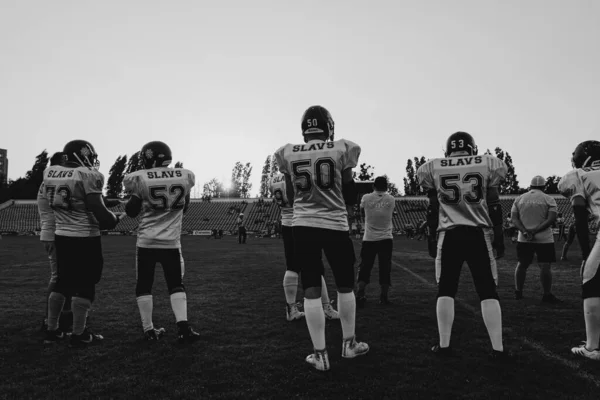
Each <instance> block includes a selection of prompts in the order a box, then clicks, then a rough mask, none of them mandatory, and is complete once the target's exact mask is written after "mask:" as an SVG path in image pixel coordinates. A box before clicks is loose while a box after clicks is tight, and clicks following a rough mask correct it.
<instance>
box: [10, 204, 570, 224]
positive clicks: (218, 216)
mask: <svg viewBox="0 0 600 400" xmlns="http://www.w3.org/2000/svg"><path fill="white" fill-rule="evenodd" d="M553 197H554V198H555V199H556V203H557V205H558V211H559V212H562V213H563V216H564V218H565V224H566V225H567V226H568V225H570V224H571V222H572V221H573V215H572V212H571V207H570V205H569V201H568V200H567V199H565V198H564V197H562V196H559V195H556V196H553ZM515 198H516V196H501V199H500V202H501V204H502V211H503V214H504V215H505V216H506V215H507V214H508V213H510V208H511V207H512V203H513V201H514V199H515ZM112 210H113V211H118V212H124V211H125V207H124V206H123V205H119V206H118V207H115V208H113V209H112ZM426 210H427V198H425V197H400V198H397V199H396V207H395V211H396V213H395V215H394V217H393V224H394V231H397V232H399V231H402V230H403V228H404V226H405V225H406V224H408V223H412V224H413V225H415V226H416V225H417V224H418V223H419V221H421V220H424V219H425V216H426ZM240 212H243V213H244V215H245V217H246V226H247V228H248V231H249V232H263V231H266V230H267V226H268V223H269V222H270V221H279V217H280V211H279V207H278V206H277V205H276V204H275V203H274V202H273V201H272V199H265V200H264V201H262V202H261V201H259V200H258V199H245V200H231V199H226V200H221V199H213V200H211V201H209V202H207V201H201V200H196V199H192V201H191V203H190V207H189V210H188V212H187V213H186V214H185V215H184V217H183V228H182V230H183V231H184V232H193V231H202V230H213V229H217V230H219V229H222V230H223V231H224V232H231V231H235V230H236V229H237V223H236V221H237V217H238V215H239V213H240ZM138 223H139V217H138V218H135V219H132V218H129V217H125V218H124V219H123V220H122V221H121V222H120V223H119V225H118V226H117V228H116V229H115V230H114V231H115V232H132V231H135V230H136V229H137V226H138ZM39 229H40V221H39V214H38V209H37V203H36V201H35V200H10V201H8V202H6V203H3V204H1V205H0V233H34V232H36V231H39Z"/></svg>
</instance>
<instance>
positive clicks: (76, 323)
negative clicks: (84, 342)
mask: <svg viewBox="0 0 600 400" xmlns="http://www.w3.org/2000/svg"><path fill="white" fill-rule="evenodd" d="M91 308H92V302H91V301H90V300H89V299H85V298H83V297H73V298H72V299H71V310H72V311H73V335H81V334H82V333H83V331H84V330H85V323H86V320H87V316H88V312H89V311H90V309H91Z"/></svg>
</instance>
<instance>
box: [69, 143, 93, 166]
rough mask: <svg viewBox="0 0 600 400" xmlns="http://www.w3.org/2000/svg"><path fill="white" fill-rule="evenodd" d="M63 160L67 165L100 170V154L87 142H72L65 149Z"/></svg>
mask: <svg viewBox="0 0 600 400" xmlns="http://www.w3.org/2000/svg"><path fill="white" fill-rule="evenodd" d="M63 153H64V155H63V157H64V158H63V159H64V160H65V164H66V165H69V164H70V165H79V166H82V167H88V168H93V169H98V168H100V161H99V160H98V153H96V150H94V146H92V144H91V143H90V142H87V141H85V140H72V141H70V142H69V143H67V144H66V145H65V148H64V149H63Z"/></svg>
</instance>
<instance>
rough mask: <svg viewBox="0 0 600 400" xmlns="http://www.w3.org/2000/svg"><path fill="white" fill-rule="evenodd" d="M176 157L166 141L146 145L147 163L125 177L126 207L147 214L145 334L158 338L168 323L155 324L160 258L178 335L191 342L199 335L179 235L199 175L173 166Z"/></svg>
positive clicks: (142, 300) (140, 253)
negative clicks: (192, 320) (154, 298)
mask: <svg viewBox="0 0 600 400" xmlns="http://www.w3.org/2000/svg"><path fill="white" fill-rule="evenodd" d="M172 159H173V157H172V156H171V149H170V148H169V146H167V145H166V144H165V143H163V142H158V141H155V142H149V143H146V144H145V145H144V146H143V147H142V150H141V151H140V162H141V166H142V168H143V169H140V170H138V171H135V172H133V173H130V174H128V175H126V176H125V178H124V179H123V185H124V187H125V191H126V192H127V193H128V194H130V195H131V197H130V199H129V201H128V202H127V205H126V206H125V211H126V213H127V215H128V216H130V217H131V218H135V217H137V216H138V214H140V212H141V214H142V217H141V220H140V224H139V228H138V234H137V249H136V279H137V284H136V288H135V294H136V297H137V304H138V308H139V311H140V316H141V318H142V328H143V330H144V339H145V340H148V341H154V340H158V339H160V338H161V337H162V336H163V334H164V332H165V329H164V328H159V329H155V328H154V324H153V323H152V309H153V302H152V285H153V283H154V270H155V267H156V263H160V264H161V266H162V268H163V271H164V275H165V280H166V282H167V287H168V289H169V294H170V295H171V307H172V309H173V313H174V314H175V320H176V322H177V330H178V334H177V341H178V342H179V343H186V342H187V343H191V342H194V341H196V340H198V339H199V338H200V335H199V334H198V333H197V332H196V331H194V329H192V327H191V326H190V324H189V323H188V316H187V296H186V293H185V287H184V286H183V275H184V271H185V266H184V261H183V256H182V254H181V241H180V237H181V225H182V220H183V214H184V213H185V212H186V211H187V209H188V206H189V203H190V191H191V189H192V188H193V187H194V185H195V181H196V178H195V176H194V173H193V172H192V171H190V170H188V169H185V168H177V169H173V168H169V164H171V162H172Z"/></svg>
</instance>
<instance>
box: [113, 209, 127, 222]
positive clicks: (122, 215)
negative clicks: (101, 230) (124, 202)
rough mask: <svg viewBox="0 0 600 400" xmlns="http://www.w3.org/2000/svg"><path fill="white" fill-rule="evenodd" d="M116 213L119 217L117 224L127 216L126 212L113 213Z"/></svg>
mask: <svg viewBox="0 0 600 400" xmlns="http://www.w3.org/2000/svg"><path fill="white" fill-rule="evenodd" d="M113 214H115V217H117V224H118V223H119V222H120V221H121V220H122V219H123V218H124V217H125V213H124V212H116V213H113Z"/></svg>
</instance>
